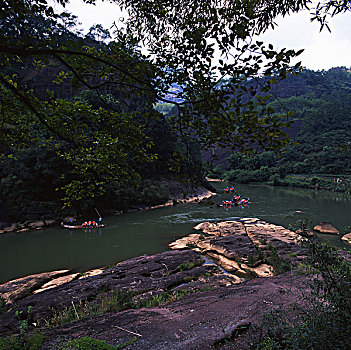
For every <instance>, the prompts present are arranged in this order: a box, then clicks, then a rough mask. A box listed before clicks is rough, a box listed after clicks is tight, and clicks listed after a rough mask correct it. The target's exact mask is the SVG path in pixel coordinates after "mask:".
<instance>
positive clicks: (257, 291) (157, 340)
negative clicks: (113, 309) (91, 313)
mask: <svg viewBox="0 0 351 350" xmlns="http://www.w3.org/2000/svg"><path fill="white" fill-rule="evenodd" d="M306 292H307V288H306V284H305V277H303V276H295V275H290V274H285V275H281V276H278V277H270V278H264V279H254V280H252V281H249V282H247V283H244V284H240V285H235V286H230V287H221V288H217V289H214V290H210V291H203V292H201V291H200V292H198V293H196V294H189V295H187V296H185V297H183V298H182V299H181V300H178V301H175V302H173V303H169V304H165V305H161V306H159V307H153V308H149V309H145V308H142V309H139V310H125V311H121V312H117V313H109V314H105V315H100V316H95V317H93V318H90V319H86V320H82V321H77V322H74V323H72V324H69V325H63V326H60V327H57V328H56V329H55V330H53V331H51V330H50V331H49V332H48V337H49V341H47V342H46V343H45V344H44V346H43V349H52V347H53V345H54V344H58V343H62V342H63V341H66V340H68V339H71V338H80V337H83V336H89V337H92V338H97V339H101V340H105V341H106V342H107V343H108V344H110V345H113V346H118V345H119V344H122V343H125V342H127V341H129V340H131V339H132V338H133V337H134V335H133V334H131V333H129V332H133V333H136V334H139V335H140V336H137V337H136V338H137V339H136V342H135V343H134V344H133V345H130V346H128V347H127V349H153V350H168V349H181V350H183V349H201V350H202V349H213V348H215V346H216V344H218V343H220V342H221V341H223V340H224V339H225V338H226V337H230V336H232V335H233V334H235V331H237V330H238V329H239V327H240V328H243V327H247V332H253V331H254V328H255V326H257V325H258V323H259V322H260V319H261V317H262V315H263V314H264V313H265V312H268V310H270V309H272V308H273V309H276V308H280V307H282V306H283V305H285V306H286V305H287V304H290V303H293V302H298V303H299V301H300V300H301V299H302V298H301V295H302V293H306ZM237 341H238V342H239V343H240V348H241V349H248V344H247V343H246V339H245V337H243V339H240V338H239V339H238V340H237Z"/></svg>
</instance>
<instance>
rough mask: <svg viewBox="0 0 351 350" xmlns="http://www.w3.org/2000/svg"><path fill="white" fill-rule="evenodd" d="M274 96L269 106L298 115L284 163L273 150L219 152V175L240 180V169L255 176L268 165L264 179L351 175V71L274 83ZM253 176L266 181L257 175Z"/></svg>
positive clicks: (310, 73) (308, 72)
mask: <svg viewBox="0 0 351 350" xmlns="http://www.w3.org/2000/svg"><path fill="white" fill-rule="evenodd" d="M271 96H272V97H271V100H270V105H271V106H272V107H273V108H274V110H275V111H276V112H277V113H284V112H286V111H290V110H292V111H294V115H293V117H292V118H293V121H294V124H293V126H292V128H291V129H290V130H289V135H290V137H291V140H292V143H291V144H290V145H289V146H287V147H286V149H285V150H283V152H284V153H282V155H281V157H280V158H279V159H278V158H276V157H275V156H274V155H273V154H272V153H271V152H264V153H261V154H258V155H256V156H253V157H250V158H248V157H246V158H242V157H241V156H240V155H238V154H233V153H232V154H230V155H228V154H225V152H224V151H223V150H214V151H213V152H214V153H215V154H217V155H218V160H215V161H214V165H215V166H217V170H218V171H219V173H218V175H226V176H227V177H228V178H231V179H233V180H238V178H239V177H240V176H237V175H238V171H239V170H240V171H244V170H246V173H247V172H248V171H252V172H254V171H259V170H260V169H261V168H262V167H264V166H268V167H269V168H271V169H272V171H270V172H266V173H265V172H264V171H262V173H265V176H264V177H267V176H268V177H269V176H272V175H273V174H280V175H281V176H283V175H285V174H349V173H350V172H351V161H350V160H351V154H350V149H351V72H350V69H347V68H344V67H340V68H333V69H330V70H328V71H311V70H305V71H303V72H301V73H300V74H299V75H298V76H296V77H293V76H292V77H289V78H287V79H286V80H283V81H282V82H280V83H279V84H277V85H275V86H274V87H273V89H272V92H271ZM294 143H295V144H294ZM203 156H204V159H205V160H209V159H210V153H209V152H207V153H205V154H203ZM268 159H269V161H268ZM223 171H224V172H223ZM252 178H253V180H254V179H257V180H258V181H260V180H261V179H262V177H260V176H258V175H257V174H255V175H254V176H252ZM265 180H267V179H265ZM248 181H251V180H248Z"/></svg>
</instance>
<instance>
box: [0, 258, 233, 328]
mask: <svg viewBox="0 0 351 350" xmlns="http://www.w3.org/2000/svg"><path fill="white" fill-rule="evenodd" d="M203 262H204V260H203V259H202V258H201V256H200V254H198V253H196V252H193V251H179V252H178V251H168V252H164V253H161V254H156V255H153V256H141V257H137V258H134V259H130V260H127V261H124V262H121V263H119V264H117V265H116V266H113V267H110V268H107V269H105V270H104V271H103V272H101V273H100V274H98V275H94V276H88V277H85V278H80V279H73V280H71V281H70V282H68V283H64V284H62V285H59V286H57V287H53V288H49V289H46V290H41V289H40V288H41V286H42V285H43V284H44V283H41V284H40V285H38V288H37V289H39V291H40V293H38V291H35V290H34V289H31V290H30V291H29V292H28V291H27V293H26V294H21V299H20V298H17V301H16V305H15V306H13V308H12V309H13V310H14V311H10V312H6V313H4V314H1V315H0V333H3V332H15V331H16V329H17V328H18V319H16V316H15V311H18V313H23V314H25V313H26V312H27V310H28V307H31V309H32V312H31V315H30V318H31V321H32V323H40V322H41V323H43V320H46V321H48V320H50V319H51V318H52V317H53V316H54V315H55V314H57V312H60V311H61V310H64V309H66V308H69V307H72V303H74V304H75V305H79V304H80V303H82V302H91V301H94V302H95V301H96V300H102V299H106V298H107V299H108V298H110V297H111V295H112V294H113V293H114V292H115V291H116V290H121V291H125V292H130V293H133V295H135V296H137V297H138V298H139V299H147V298H150V297H153V296H154V295H158V294H160V293H162V292H169V291H172V290H174V289H175V288H176V287H178V286H180V285H184V287H183V288H184V289H186V288H190V289H191V288H200V285H202V286H203V287H206V283H210V285H212V286H214V283H212V284H211V282H210V280H211V278H212V277H213V278H215V281H216V283H218V282H219V280H218V276H216V274H218V269H217V268H216V267H215V266H213V265H209V266H208V265H204V266H203ZM48 274H50V273H48ZM54 277H55V275H54V274H53V275H52V279H54ZM41 278H43V277H41ZM220 279H221V281H222V282H220V283H219V285H231V284H234V283H237V280H236V279H235V278H234V277H232V276H229V275H228V276H221V277H220ZM194 281H197V282H198V285H197V286H195V285H191V284H188V283H189V282H194ZM42 282H43V281H42ZM45 282H47V280H46V281H45ZM16 283H17V282H16ZM16 283H14V282H9V284H8V285H12V284H16ZM52 283H55V281H53V282H52ZM6 286H7V285H6V284H5V286H4V287H2V289H3V291H4V292H5V291H6V290H7V289H8V288H7V287H6ZM11 292H12V291H11ZM31 293H32V294H31ZM28 294H30V295H28ZM3 295H5V294H3ZM5 296H6V295H5Z"/></svg>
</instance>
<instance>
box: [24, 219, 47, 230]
mask: <svg viewBox="0 0 351 350" xmlns="http://www.w3.org/2000/svg"><path fill="white" fill-rule="evenodd" d="M44 226H45V222H44V221H42V220H40V221H33V222H30V223H28V227H29V228H31V229H33V230H35V229H37V228H42V227H44Z"/></svg>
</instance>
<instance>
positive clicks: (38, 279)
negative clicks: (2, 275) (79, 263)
mask: <svg viewBox="0 0 351 350" xmlns="http://www.w3.org/2000/svg"><path fill="white" fill-rule="evenodd" d="M68 272H69V270H59V271H51V272H44V273H38V274H36V275H30V276H26V277H22V278H18V279H16V280H12V281H9V282H6V283H3V284H0V296H1V297H2V298H4V299H5V300H6V302H9V303H12V302H14V301H17V300H19V299H22V298H24V297H26V296H28V295H30V294H31V293H32V292H33V291H34V290H36V289H39V288H40V287H41V286H42V285H44V284H45V283H47V282H48V281H50V280H52V279H53V278H55V277H58V276H62V275H65V274H67V273H68Z"/></svg>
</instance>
